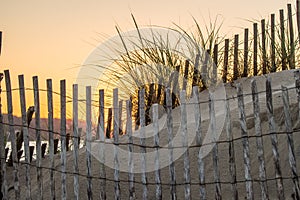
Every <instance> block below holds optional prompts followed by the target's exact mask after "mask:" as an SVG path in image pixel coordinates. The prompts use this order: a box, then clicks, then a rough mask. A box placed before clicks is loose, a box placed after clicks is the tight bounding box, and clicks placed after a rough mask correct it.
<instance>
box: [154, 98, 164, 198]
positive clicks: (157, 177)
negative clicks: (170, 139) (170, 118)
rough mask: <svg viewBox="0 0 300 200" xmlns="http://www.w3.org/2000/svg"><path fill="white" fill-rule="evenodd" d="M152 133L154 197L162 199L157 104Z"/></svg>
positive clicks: (155, 105)
mask: <svg viewBox="0 0 300 200" xmlns="http://www.w3.org/2000/svg"><path fill="white" fill-rule="evenodd" d="M152 116H153V131H154V146H155V161H154V162H155V185H156V190H155V197H156V199H162V186H161V178H160V165H159V132H158V129H159V127H158V104H154V105H153V110H152Z"/></svg>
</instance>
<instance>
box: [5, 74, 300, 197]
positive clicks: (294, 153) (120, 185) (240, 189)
mask: <svg viewBox="0 0 300 200" xmlns="http://www.w3.org/2000/svg"><path fill="white" fill-rule="evenodd" d="M286 72H288V73H289V74H288V75H287V74H283V76H287V77H288V78H290V77H291V74H292V75H294V77H295V79H294V78H293V77H292V79H294V81H293V82H294V83H293V84H292V86H289V87H286V86H282V87H281V88H279V89H278V88H275V89H274V88H272V81H271V78H272V74H270V76H268V77H267V78H266V77H264V76H260V77H259V78H258V79H255V78H253V79H252V81H251V84H248V85H251V87H250V86H249V87H250V89H249V88H248V89H246V90H247V91H245V90H244V89H243V88H244V87H246V84H244V85H243V82H241V83H236V85H235V86H232V85H231V84H225V85H224V84H221V85H220V86H218V87H225V89H226V91H227V89H228V88H229V89H230V90H231V93H230V95H231V96H228V95H225V96H224V98H222V99H220V98H219V99H215V97H214V96H215V95H214V91H212V92H209V94H206V95H205V94H203V93H199V88H198V87H193V94H192V97H189V98H187V96H186V92H185V91H184V90H182V91H181V92H180V106H179V107H178V109H176V108H175V109H172V96H171V92H172V91H171V90H170V89H169V88H166V90H165V96H166V104H167V107H166V108H165V109H166V110H165V114H164V115H162V116H159V114H158V104H154V105H153V107H152V108H153V109H152V111H151V113H152V120H153V121H152V123H151V124H150V125H148V126H146V125H145V106H144V96H145V94H144V90H141V91H140V93H139V96H140V99H141V100H140V101H139V103H140V106H139V109H140V112H139V113H140V117H139V120H140V126H139V127H138V128H137V130H135V129H132V113H131V109H132V105H131V102H130V101H129V100H128V101H126V111H125V113H126V118H124V119H123V120H125V122H126V123H125V124H126V127H125V129H124V130H122V131H120V127H119V120H120V116H121V115H122V113H120V109H121V108H120V107H119V106H120V101H119V99H118V89H115V90H114V92H113V107H112V109H111V110H112V111H111V112H112V119H110V120H111V121H112V124H113V126H112V130H111V131H112V134H113V137H112V138H111V139H107V138H106V137H105V135H106V134H107V133H106V132H105V131H106V126H107V125H105V124H107V121H106V120H105V119H104V116H105V114H104V113H105V109H106V108H105V107H104V98H103V97H104V96H103V95H104V92H103V90H100V91H99V101H97V103H98V105H95V102H92V93H91V87H86V99H85V100H84V102H85V105H86V110H85V115H86V125H85V127H84V129H85V130H81V135H80V134H79V132H80V131H79V129H80V128H82V127H79V126H78V102H79V101H80V100H79V98H78V86H77V85H73V93H72V133H71V134H70V135H67V132H66V121H67V118H66V108H67V106H66V102H67V101H66V82H65V80H62V81H60V93H59V95H60V108H59V110H60V111H59V112H60V131H58V132H55V131H54V129H53V127H54V124H53V122H54V119H53V113H54V110H55V109H54V108H53V101H52V94H53V91H52V81H51V80H50V79H48V80H47V97H48V98H47V110H48V128H47V129H41V125H40V120H39V119H40V99H39V98H40V97H39V92H40V89H39V88H38V78H37V77H36V76H35V77H33V85H34V88H33V91H34V92H33V93H34V97H33V98H34V107H32V108H30V109H28V110H26V106H27V105H26V99H25V96H26V95H25V92H26V89H25V87H24V76H23V75H20V76H19V77H18V78H19V87H18V88H17V90H18V91H19V97H18V98H19V102H20V107H21V111H22V113H21V118H22V123H21V124H16V123H14V112H13V106H12V105H13V99H16V98H17V97H16V96H14V97H13V96H12V91H13V90H16V89H12V87H11V80H10V74H9V71H8V70H6V71H4V78H5V86H6V87H5V88H6V89H5V91H2V95H5V96H6V98H7V105H2V106H7V111H8V112H7V115H6V117H7V121H8V122H7V123H5V122H4V119H3V114H2V113H1V115H0V116H1V117H0V120H1V124H0V142H1V145H0V146H1V152H0V153H1V193H2V194H1V195H2V199H9V198H13V197H15V198H16V199H41V198H44V199H55V198H62V199H67V198H75V199H92V198H96V199H98V198H100V199H111V198H115V199H121V198H124V199H135V198H136V199H154V198H155V199H165V198H171V199H191V198H192V197H196V198H198V197H200V198H201V199H214V198H215V199H222V198H224V199H228V198H233V199H239V198H247V199H257V198H261V199H273V198H278V199H286V198H288V197H293V198H294V199H299V198H300V197H299V195H300V192H299V179H298V172H297V171H298V170H299V162H297V159H296V158H298V160H299V156H300V155H299V153H300V152H299V150H300V146H299V144H298V143H299V142H300V140H299V138H300V137H299V136H298V134H300V133H299V126H298V120H299V119H300V118H299V116H300V72H299V71H297V70H290V71H286ZM279 73H281V72H278V73H273V76H276V74H279ZM282 73H283V72H282ZM1 79H2V76H1ZM272 79H274V80H276V77H275V78H272ZM262 82H263V84H262V85H264V87H263V89H261V85H259V84H261V83H262ZM280 84H281V83H280ZM257 85H259V87H258V86H257ZM232 91H234V92H232ZM249 91H250V92H249ZM227 92H228V91H227ZM228 94H229V92H228ZM204 96H205V98H204V100H203V97H204ZM190 98H193V99H194V100H195V101H193V102H190V101H189V99H190ZM249 99H250V100H251V101H249ZM217 102H222V104H221V105H223V106H224V107H223V108H222V110H223V111H224V112H223V114H222V116H224V125H223V126H222V127H221V129H218V128H217V127H218V124H219V123H221V120H220V119H219V117H220V114H219V110H220V107H218V106H217V107H216V104H217ZM245 102H246V103H245ZM191 106H192V110H193V111H194V114H193V115H192V116H190V115H191V113H189V109H188V108H189V107H191ZM95 107H96V108H97V109H99V118H98V124H96V126H95V124H93V123H92V117H91V116H92V114H91V113H92V109H94V108H95ZM205 108H207V109H206V111H203V113H202V112H201V111H202V109H205ZM30 110H31V114H30ZM33 112H34V115H33ZM206 115H207V116H208V118H207V119H205V116H206ZM30 116H31V117H30ZM164 116H165V122H166V123H165V124H161V120H162V119H164ZM30 118H31V119H30ZM32 118H34V119H35V125H31V124H30V121H31V120H32ZM191 119H194V124H193V125H191V123H190V122H189V120H191ZM109 123H111V122H109ZM251 124H252V125H251ZM191 126H192V127H193V128H192V129H191V128H190V127H191ZM4 127H8V129H6V130H7V131H8V132H9V135H10V137H9V138H10V142H11V158H10V159H11V161H9V158H8V155H7V153H6V152H7V151H5V145H6V144H5V143H6V142H8V141H7V138H6V135H7V134H6V133H4ZM94 127H96V129H95V128H94ZM17 128H19V129H20V131H21V132H20V133H19V134H16V132H15V130H16V129H17ZM30 129H33V130H35V144H36V145H35V147H34V148H36V157H35V159H32V158H31V156H32V151H31V148H30V146H29V139H28V138H29V130H30ZM148 130H151V131H152V133H153V134H152V135H151V136H147V133H148V132H147V131H148ZM136 131H137V132H136ZM206 131H207V132H208V133H209V134H211V136H212V139H211V140H210V142H209V143H207V141H205V139H204V137H206V135H205V132H206ZM121 132H122V134H123V135H120V133H121ZM192 132H194V133H195V138H189V137H190V136H191V135H193V134H192ZM217 132H221V134H220V135H219V137H217ZM208 133H207V134H208ZM41 134H46V135H47V136H48V137H47V138H48V142H47V145H48V146H49V150H48V151H49V152H48V153H46V155H45V152H43V151H45V150H43V149H45V147H43V145H42V144H41ZM177 134H179V135H180V138H181V142H179V143H176V144H173V139H174V138H175V137H176V136H177ZM54 136H57V137H54ZM54 138H57V139H59V141H60V149H59V153H58V154H57V155H56V154H55V153H56V152H55V148H56V147H55V146H57V144H56V145H55V143H57V142H55V140H54ZM188 138H189V139H188ZM80 139H82V140H84V146H83V147H82V148H79V143H80ZM190 139H192V142H191V143H188V141H189V140H190ZM71 143H72V151H71V150H70V148H69V146H70V144H71ZM95 144H96V147H95ZM21 146H23V147H24V151H23V150H20V149H21ZM44 146H45V145H44ZM205 146H210V147H211V149H210V151H209V152H208V153H207V154H205V152H204V151H203V148H205ZM93 148H97V149H96V150H97V151H99V153H97V154H95V153H94V150H93ZM122 150H123V151H124V150H126V152H127V153H126V155H127V158H126V159H128V160H127V161H128V162H127V161H126V162H125V164H124V162H123V161H122V159H124V158H123V157H122V155H123V154H122V155H121V154H120V152H121V151H122ZM162 150H164V151H166V152H167V154H166V155H168V156H167V157H162V156H165V154H161V152H162ZM179 150H180V151H182V154H180V156H179V157H177V158H175V157H176V156H175V155H177V154H178V151H179ZM108 151H111V152H108ZM150 152H151V153H153V154H154V158H153V163H151V162H149V159H148V158H147V156H148V153H150ZM136 153H137V154H138V157H139V159H138V163H139V164H138V165H139V167H137V165H136V164H134V163H135V162H136V161H134V156H133V154H136ZM22 155H24V158H25V159H24V160H20V157H22ZM108 156H109V157H108ZM123 156H124V155H123ZM108 158H111V159H112V161H113V162H111V163H112V166H109V165H108V164H107V162H108V161H107V159H108ZM162 160H167V162H168V163H169V164H168V165H166V166H160V165H161V164H162ZM9 162H11V164H9ZM124 165H125V166H124ZM150 165H153V166H154V168H153V170H152V171H151V170H150V171H149V170H147V168H149V166H150ZM138 168H139V170H137V169H138ZM124 169H127V170H124Z"/></svg>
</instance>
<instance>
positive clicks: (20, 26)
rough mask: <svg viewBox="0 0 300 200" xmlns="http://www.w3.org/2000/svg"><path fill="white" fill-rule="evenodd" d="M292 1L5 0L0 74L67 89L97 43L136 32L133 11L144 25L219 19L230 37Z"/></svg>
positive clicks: (1, 16) (0, 26) (29, 84)
mask: <svg viewBox="0 0 300 200" xmlns="http://www.w3.org/2000/svg"><path fill="white" fill-rule="evenodd" d="M287 3H292V5H293V7H294V5H295V1H288V0H282V1H278V0H262V1H261V0H248V1H245V0H227V1H223V0H210V1H204V0H186V1H183V0H151V1H145V0H119V1H117V0H109V1H103V0H87V1H82V0H72V1H71V0H63V1H61V0H51V1H41V0H27V1H2V2H1V6H0V22H1V23H0V30H1V31H2V32H3V42H2V44H3V46H2V55H1V56H0V70H1V71H2V70H4V69H9V70H10V72H11V77H12V79H13V87H17V86H18V85H17V75H18V74H24V75H25V78H26V79H25V80H26V82H25V84H26V86H27V87H32V76H34V75H38V76H39V80H40V88H45V83H46V79H47V78H52V79H53V82H54V83H56V85H55V87H54V88H55V90H57V91H58V90H59V89H58V83H59V80H60V79H67V84H68V91H69V93H70V89H71V84H72V83H74V81H75V80H76V77H77V73H78V70H79V68H80V65H81V64H82V63H83V62H84V60H85V59H86V58H87V56H88V55H89V53H90V52H91V51H92V50H93V49H94V47H95V46H97V44H98V43H100V42H103V41H104V40H105V39H107V38H109V37H111V36H114V35H115V34H116V30H115V25H119V26H120V27H121V28H122V30H124V31H126V30H132V29H133V28H134V26H133V22H132V19H131V16H130V14H131V13H133V14H134V16H135V18H136V19H137V21H138V23H139V25H140V26H143V25H150V24H153V25H161V26H167V27H170V26H171V27H174V26H173V25H172V23H173V22H175V23H177V24H180V25H181V26H183V27H187V28H189V27H191V26H192V25H193V22H192V16H194V17H195V18H196V19H197V20H198V21H199V22H203V19H204V20H205V21H206V22H209V16H211V18H215V16H217V15H220V16H221V18H220V19H221V20H223V21H224V25H223V31H224V33H227V34H228V35H229V36H231V35H233V34H234V33H239V32H240V33H241V32H242V29H241V27H249V28H251V27H252V25H251V23H249V22H246V19H250V20H251V19H261V18H263V17H268V16H269V15H270V14H271V13H275V14H278V13H279V9H282V8H283V9H285V10H286V4H287Z"/></svg>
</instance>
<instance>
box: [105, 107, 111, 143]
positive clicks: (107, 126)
mask: <svg viewBox="0 0 300 200" xmlns="http://www.w3.org/2000/svg"><path fill="white" fill-rule="evenodd" d="M111 125H112V108H108V113H107V125H106V138H111Z"/></svg>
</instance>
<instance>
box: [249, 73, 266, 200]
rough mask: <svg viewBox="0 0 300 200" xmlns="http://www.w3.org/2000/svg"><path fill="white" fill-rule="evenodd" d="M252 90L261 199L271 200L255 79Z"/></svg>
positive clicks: (252, 82)
mask: <svg viewBox="0 0 300 200" xmlns="http://www.w3.org/2000/svg"><path fill="white" fill-rule="evenodd" d="M251 90H252V102H253V115H254V123H255V125H254V126H255V135H256V146H257V157H258V161H259V180H260V182H259V183H260V190H261V198H262V199H269V194H268V187H267V182H266V167H265V160H264V148H263V138H262V129H261V119H260V106H259V98H258V90H257V85H256V81H255V79H252V80H251Z"/></svg>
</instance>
